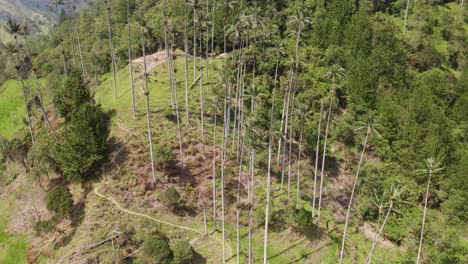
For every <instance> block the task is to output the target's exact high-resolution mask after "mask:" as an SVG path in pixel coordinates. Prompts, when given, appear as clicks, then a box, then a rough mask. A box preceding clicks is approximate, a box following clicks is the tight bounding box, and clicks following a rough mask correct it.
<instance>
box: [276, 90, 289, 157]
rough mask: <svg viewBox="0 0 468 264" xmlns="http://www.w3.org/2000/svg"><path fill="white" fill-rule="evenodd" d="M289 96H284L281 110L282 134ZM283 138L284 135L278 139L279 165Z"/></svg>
mask: <svg viewBox="0 0 468 264" xmlns="http://www.w3.org/2000/svg"><path fill="white" fill-rule="evenodd" d="M287 99H288V97H287V96H286V94H285V96H284V100H283V110H282V111H281V125H280V134H281V135H282V134H283V123H284V115H285V111H286V101H287ZM282 140H283V137H280V138H279V139H278V156H277V165H278V166H279V165H280V157H281V146H282V144H281V142H282Z"/></svg>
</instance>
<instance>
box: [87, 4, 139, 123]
mask: <svg viewBox="0 0 468 264" xmlns="http://www.w3.org/2000/svg"><path fill="white" fill-rule="evenodd" d="M127 24H128V31H127V34H128V39H127V48H128V70H129V78H130V93H131V95H132V116H133V117H135V114H136V106H135V91H134V87H133V66H132V43H131V41H132V37H131V29H130V27H131V24H130V0H127ZM80 52H81V51H80ZM83 72H84V69H83Z"/></svg>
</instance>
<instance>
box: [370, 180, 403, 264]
mask: <svg viewBox="0 0 468 264" xmlns="http://www.w3.org/2000/svg"><path fill="white" fill-rule="evenodd" d="M405 189H406V187H405V186H401V187H400V186H398V185H394V184H392V185H391V186H390V188H389V190H386V191H384V193H383V194H382V196H381V197H378V196H376V197H377V199H376V200H375V201H373V203H374V204H375V205H376V206H378V208H379V215H380V213H381V212H382V210H383V209H384V208H387V213H386V214H385V218H384V220H383V222H382V224H381V225H380V228H379V229H378V231H377V233H376V234H375V236H374V240H373V242H372V246H371V249H370V250H369V254H368V255H367V258H366V261H365V263H366V264H370V263H371V260H372V255H373V253H374V250H375V247H376V246H377V243H378V242H379V238H380V236H381V235H382V232H383V230H384V227H385V224H386V223H387V220H388V217H389V216H390V213H393V212H396V213H399V211H398V210H397V209H396V208H397V207H398V205H399V204H401V203H408V202H406V201H404V200H403V196H402V194H403V193H404V192H405Z"/></svg>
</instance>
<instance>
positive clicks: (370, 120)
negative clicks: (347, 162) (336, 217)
mask: <svg viewBox="0 0 468 264" xmlns="http://www.w3.org/2000/svg"><path fill="white" fill-rule="evenodd" d="M359 123H360V126H359V128H358V130H363V129H365V130H366V137H365V138H364V143H363V145H362V151H361V155H360V157H359V163H358V166H357V169H356V176H355V177H354V183H353V188H352V189H351V195H350V198H349V203H348V210H347V212H346V220H345V226H344V231H343V240H342V243H341V252H340V264H341V263H343V256H344V247H345V242H346V231H347V230H348V223H349V216H350V213H351V206H352V204H353V198H354V193H355V191H356V185H357V182H358V178H359V172H360V171H361V164H362V162H363V160H364V154H365V151H366V148H367V141H368V140H369V138H370V137H371V135H372V133H375V134H377V135H380V134H379V132H378V131H377V129H376V128H377V126H378V124H377V122H376V120H375V116H374V113H373V112H372V111H369V112H368V114H367V120H366V122H359Z"/></svg>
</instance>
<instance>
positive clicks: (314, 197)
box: [312, 102, 323, 218]
mask: <svg viewBox="0 0 468 264" xmlns="http://www.w3.org/2000/svg"><path fill="white" fill-rule="evenodd" d="M322 114H323V102H320V116H319V123H318V128H317V145H316V146H315V169H314V194H313V197H312V218H313V217H314V216H315V200H316V197H317V195H316V194H317V170H318V161H319V151H320V130H321V129H320V128H321V125H322Z"/></svg>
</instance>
